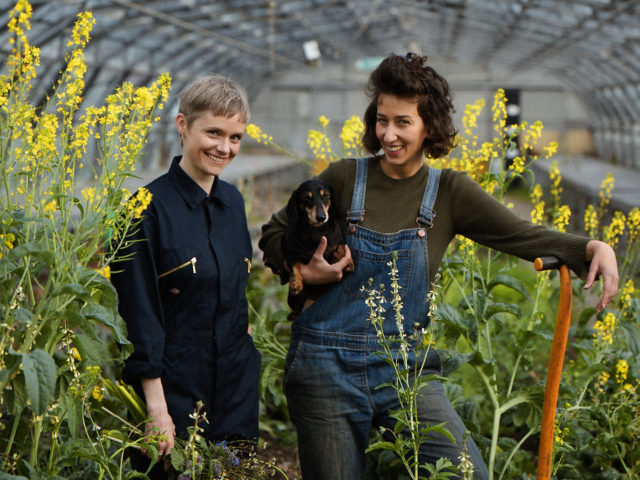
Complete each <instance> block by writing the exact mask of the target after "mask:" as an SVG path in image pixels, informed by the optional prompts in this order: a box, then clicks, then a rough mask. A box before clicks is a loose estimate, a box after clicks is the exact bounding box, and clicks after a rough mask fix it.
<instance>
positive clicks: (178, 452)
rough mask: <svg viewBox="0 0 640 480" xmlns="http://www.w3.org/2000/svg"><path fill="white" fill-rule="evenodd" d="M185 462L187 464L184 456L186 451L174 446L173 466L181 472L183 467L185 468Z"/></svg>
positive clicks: (172, 453)
mask: <svg viewBox="0 0 640 480" xmlns="http://www.w3.org/2000/svg"><path fill="white" fill-rule="evenodd" d="M184 464H185V458H184V452H183V451H182V449H181V448H172V449H171V466H172V467H173V468H174V469H175V470H177V471H178V472H181V471H182V469H183V468H184Z"/></svg>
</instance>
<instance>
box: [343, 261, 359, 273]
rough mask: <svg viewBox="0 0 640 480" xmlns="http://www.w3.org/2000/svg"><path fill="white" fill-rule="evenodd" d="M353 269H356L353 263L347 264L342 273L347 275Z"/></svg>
mask: <svg viewBox="0 0 640 480" xmlns="http://www.w3.org/2000/svg"><path fill="white" fill-rule="evenodd" d="M355 269H356V266H355V265H354V264H353V262H349V263H348V264H347V266H346V267H344V271H345V272H349V273H351V272H353V271H354V270H355Z"/></svg>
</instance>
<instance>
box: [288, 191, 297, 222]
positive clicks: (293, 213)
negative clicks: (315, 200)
mask: <svg viewBox="0 0 640 480" xmlns="http://www.w3.org/2000/svg"><path fill="white" fill-rule="evenodd" d="M297 204H298V190H297V189H296V190H295V191H294V192H293V193H292V194H291V197H290V198H289V203H287V210H286V212H287V220H288V222H289V223H290V224H294V223H297V222H298V205H297Z"/></svg>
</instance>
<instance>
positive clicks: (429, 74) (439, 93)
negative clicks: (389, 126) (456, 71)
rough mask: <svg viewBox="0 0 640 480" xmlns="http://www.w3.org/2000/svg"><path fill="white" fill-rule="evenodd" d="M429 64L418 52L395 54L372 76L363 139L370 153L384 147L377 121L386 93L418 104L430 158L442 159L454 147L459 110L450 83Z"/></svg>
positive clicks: (424, 146) (368, 90)
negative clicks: (455, 112)
mask: <svg viewBox="0 0 640 480" xmlns="http://www.w3.org/2000/svg"><path fill="white" fill-rule="evenodd" d="M426 62H427V57H423V56H420V55H418V54H415V53H407V55H406V56H400V55H395V54H391V55H389V56H388V57H387V58H385V59H384V60H383V61H382V63H381V64H380V65H379V66H378V68H376V69H375V70H374V71H373V72H372V73H371V75H370V76H369V82H368V84H367V87H366V90H365V92H366V95H367V97H368V98H369V99H370V103H369V106H368V107H367V109H366V111H365V113H364V136H363V138H362V145H363V146H364V148H365V150H366V151H367V152H369V153H372V154H375V153H377V152H378V151H379V150H380V148H381V147H382V146H381V145H380V140H378V137H377V136H376V121H377V112H378V99H379V98H380V95H383V94H387V95H395V96H397V97H400V98H404V99H416V100H417V101H418V114H419V115H420V117H421V118H422V121H423V122H424V124H425V126H426V127H427V130H428V132H429V135H428V137H427V138H426V139H425V141H424V143H423V145H422V148H423V150H424V153H425V154H426V155H427V156H429V157H432V158H438V157H441V156H443V155H446V154H447V153H448V152H449V151H450V150H451V149H452V148H453V140H454V137H455V135H456V130H455V128H454V127H453V119H452V113H453V112H454V111H455V110H454V107H453V103H452V101H451V91H450V89H449V84H448V83H447V81H446V80H445V79H444V78H443V77H441V76H440V75H439V74H438V73H437V72H436V71H435V70H434V69H433V68H432V67H429V66H427V65H426Z"/></svg>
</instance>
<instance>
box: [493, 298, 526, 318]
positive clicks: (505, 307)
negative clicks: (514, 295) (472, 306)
mask: <svg viewBox="0 0 640 480" xmlns="http://www.w3.org/2000/svg"><path fill="white" fill-rule="evenodd" d="M498 313H508V314H510V315H513V316H514V317H516V318H519V317H520V307H519V306H518V305H515V304H513V303H500V302H495V303H490V304H489V305H488V306H487V309H486V310H485V316H486V319H487V320H489V319H490V318H491V317H492V316H493V315H496V314H498Z"/></svg>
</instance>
